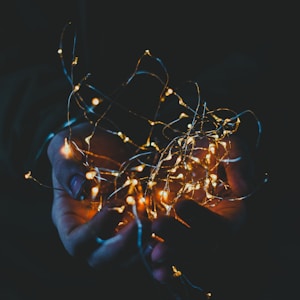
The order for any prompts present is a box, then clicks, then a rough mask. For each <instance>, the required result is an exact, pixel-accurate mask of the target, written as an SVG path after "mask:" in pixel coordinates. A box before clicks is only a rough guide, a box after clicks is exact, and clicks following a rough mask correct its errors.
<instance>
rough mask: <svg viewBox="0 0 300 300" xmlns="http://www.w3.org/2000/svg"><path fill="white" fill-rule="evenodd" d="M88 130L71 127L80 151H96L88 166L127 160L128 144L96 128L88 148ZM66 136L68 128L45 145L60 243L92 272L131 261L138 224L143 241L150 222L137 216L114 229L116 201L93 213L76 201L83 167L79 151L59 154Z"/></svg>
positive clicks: (87, 204)
mask: <svg viewBox="0 0 300 300" xmlns="http://www.w3.org/2000/svg"><path fill="white" fill-rule="evenodd" d="M91 129H92V128H91V126H90V125H88V124H80V125H77V126H74V127H73V128H72V141H75V142H76V145H77V146H79V147H80V149H84V150H89V151H91V152H93V153H96V154H97V155H96V156H93V155H90V159H91V163H92V164H95V165H97V164H98V165H101V167H104V168H110V169H114V168H116V165H118V164H120V163H122V162H123V161H125V160H126V159H128V155H129V153H128V148H126V147H125V145H124V143H123V142H122V141H121V139H119V138H118V137H115V136H113V135H111V134H108V133H106V132H103V131H101V130H98V129H97V131H96V132H95V134H94V136H93V139H92V140H91V148H90V149H88V147H87V145H86V144H85V142H84V139H85V138H86V136H88V135H89V133H91ZM68 135H69V130H64V131H61V132H60V133H58V134H57V135H56V136H54V138H53V139H52V140H51V142H50V144H49V146H48V157H49V159H50V162H51V164H52V179H53V187H54V198H53V206H52V219H53V222H54V224H55V226H56V228H57V230H58V233H59V236H60V239H61V241H62V243H63V245H64V247H65V248H66V250H67V251H68V252H69V254H71V255H72V256H74V257H79V258H81V259H85V260H86V261H87V262H88V264H89V265H90V266H91V267H92V268H94V269H96V270H100V269H101V270H102V269H103V268H111V269H115V268H116V269H117V268H121V267H124V266H125V265H128V264H130V263H133V262H135V261H136V258H138V255H139V250H140V249H138V246H137V233H138V229H139V228H138V226H140V225H142V229H143V234H142V238H143V240H146V239H147V238H148V237H149V238H150V230H151V229H150V221H149V220H147V219H143V218H141V219H140V220H141V224H139V225H138V223H137V222H136V221H135V220H131V221H130V222H129V223H128V224H127V225H126V226H124V227H122V228H121V229H119V227H118V226H119V222H120V221H121V220H122V218H123V215H124V213H122V212H120V211H118V210H117V209H116V207H118V206H120V205H119V203H117V204H115V203H113V202H109V203H107V204H106V205H104V206H103V207H102V209H101V210H100V211H97V209H91V207H90V204H91V203H90V202H87V201H86V200H80V199H79V198H80V195H81V194H82V193H83V192H84V191H83V187H84V182H85V173H86V171H87V168H86V165H85V159H84V155H82V153H80V151H75V154H74V155H73V156H71V157H70V158H67V157H66V156H65V155H63V154H62V151H61V149H62V148H63V146H64V143H65V138H67V137H68ZM104 158H105V159H104ZM106 158H109V159H106ZM123 204H124V203H123Z"/></svg>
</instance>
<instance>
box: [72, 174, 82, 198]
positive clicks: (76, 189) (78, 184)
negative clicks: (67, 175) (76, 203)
mask: <svg viewBox="0 0 300 300" xmlns="http://www.w3.org/2000/svg"><path fill="white" fill-rule="evenodd" d="M85 186H86V179H85V177H83V176H82V175H78V174H76V175H74V176H73V177H72V178H71V180H70V189H71V192H72V196H73V197H74V198H75V199H77V200H83V199H84V198H86V195H84V194H85V192H86V191H85Z"/></svg>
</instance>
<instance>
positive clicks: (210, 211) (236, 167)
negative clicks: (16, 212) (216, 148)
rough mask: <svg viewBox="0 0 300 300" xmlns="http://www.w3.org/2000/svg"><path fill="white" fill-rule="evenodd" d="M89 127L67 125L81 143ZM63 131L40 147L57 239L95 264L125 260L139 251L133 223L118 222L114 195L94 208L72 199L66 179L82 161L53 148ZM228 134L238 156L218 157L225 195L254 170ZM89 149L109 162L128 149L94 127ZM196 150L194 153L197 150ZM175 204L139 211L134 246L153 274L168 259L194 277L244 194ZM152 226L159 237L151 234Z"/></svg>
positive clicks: (165, 270)
mask: <svg viewBox="0 0 300 300" xmlns="http://www.w3.org/2000/svg"><path fill="white" fill-rule="evenodd" d="M90 130H91V128H90V127H89V125H87V124H80V125H77V126H75V127H73V128H72V139H73V140H75V141H76V143H77V145H79V146H80V147H81V148H82V149H83V148H85V147H87V146H85V145H84V143H83V142H82V141H83V140H84V137H85V136H86V135H87V133H88V132H91V131H90ZM68 134H69V131H68V130H65V131H61V132H60V133H58V134H57V135H56V136H55V137H54V138H53V139H52V141H51V142H50V144H49V147H48V157H49V160H50V162H51V164H52V178H53V187H54V197H53V206H52V219H53V222H54V224H55V226H56V228H57V230H58V233H59V236H60V238H61V241H62V243H63V245H64V246H65V248H66V250H67V251H68V252H69V254H70V255H72V256H75V257H79V258H82V259H84V260H86V261H87V263H88V264H89V265H90V266H91V267H92V268H94V269H96V270H105V269H106V268H110V269H118V268H124V267H130V265H131V264H133V263H135V262H136V261H137V260H138V259H139V258H140V257H139V250H138V247H137V242H136V239H137V230H138V226H139V224H138V222H136V221H135V220H130V221H129V222H128V224H127V225H126V226H123V227H122V228H121V229H118V224H119V222H120V220H121V219H122V217H123V216H124V213H119V212H117V211H116V210H114V209H112V207H114V206H115V205H118V203H117V204H116V203H114V202H112V203H109V204H108V205H106V206H104V207H103V208H102V209H101V210H100V211H95V210H91V209H89V206H88V205H87V204H86V202H85V201H80V200H78V199H76V197H78V193H76V192H75V193H74V189H73V190H72V189H71V188H70V182H71V181H72V179H73V178H74V176H75V175H76V176H80V177H79V178H83V177H84V171H85V168H84V167H83V164H82V157H81V156H80V155H78V153H77V154H75V155H74V156H73V157H71V158H68V159H66V158H65V157H64V156H63V155H62V154H61V152H60V149H61V147H62V146H63V144H64V140H65V138H66V137H67V136H68ZM228 141H230V143H231V148H230V154H229V156H230V157H231V158H235V157H239V156H241V157H242V159H241V160H239V161H237V162H234V163H224V166H223V167H224V173H225V176H226V178H227V181H228V183H229V184H230V186H231V189H230V192H229V193H228V192H227V195H226V196H227V197H228V198H234V197H240V196H243V195H247V194H248V193H250V192H251V191H252V189H253V185H254V171H253V163H252V160H251V159H250V156H249V153H247V151H246V148H245V147H244V145H243V144H242V143H241V141H240V140H239V139H238V138H236V137H231V138H230V140H228ZM90 150H92V151H93V152H95V153H97V154H99V156H101V155H103V156H109V157H110V158H111V159H112V160H111V161H110V162H107V161H104V160H101V158H100V160H99V161H97V163H98V164H104V165H105V164H106V165H105V166H106V167H113V166H112V164H115V163H122V162H124V161H125V160H126V159H128V158H129V157H130V155H132V150H133V149H130V148H129V147H127V146H126V147H125V145H124V143H123V142H122V141H121V140H120V139H119V138H118V137H116V136H112V135H110V134H108V133H105V132H103V131H96V133H95V135H94V137H93V143H92V145H91V149H90ZM201 155H203V154H201V153H199V157H201ZM95 160H97V158H95ZM75 178H76V177H75ZM77 192H78V191H77ZM199 197H200V196H199ZM175 212H176V216H160V217H158V218H156V219H154V220H152V221H150V220H149V219H147V218H146V217H144V216H143V215H142V216H140V221H141V224H140V225H141V227H139V228H142V232H143V234H142V247H143V249H144V250H145V252H144V253H145V255H146V256H147V259H148V260H149V264H150V266H151V270H152V274H153V277H154V279H156V280H157V281H159V282H161V283H167V282H169V281H171V280H172V278H173V273H174V272H173V271H174V270H172V266H176V268H177V269H179V270H180V271H181V272H183V273H184V274H188V276H189V277H190V278H191V279H192V280H195V282H197V280H198V279H197V278H198V277H197V276H198V273H199V268H200V269H201V268H202V270H205V267H206V266H205V261H206V260H207V257H209V255H214V254H215V253H216V249H218V247H219V245H220V244H222V243H223V242H224V241H226V240H227V238H228V237H230V236H233V235H234V234H235V232H237V231H238V229H239V228H240V227H241V225H242V224H243V223H244V221H245V219H246V208H245V204H244V201H227V200H223V201H221V202H220V203H219V204H218V205H216V206H214V207H210V206H201V205H199V204H198V203H197V202H196V201H193V200H190V199H182V200H181V201H178V203H177V204H176V205H175ZM204 229H205V230H204ZM152 233H155V235H156V237H159V238H153V235H152ZM97 237H101V238H102V239H103V240H105V241H104V243H102V244H97V243H96V242H95V240H96V238H97ZM203 257H204V258H205V259H204V260H203Z"/></svg>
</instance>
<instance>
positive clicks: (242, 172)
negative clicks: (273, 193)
mask: <svg viewBox="0 0 300 300" xmlns="http://www.w3.org/2000/svg"><path fill="white" fill-rule="evenodd" d="M226 145H227V146H226V149H227V155H226V156H225V157H224V158H225V159H224V161H223V164H222V165H223V167H224V170H225V175H226V178H227V182H228V184H229V186H230V188H231V191H232V192H233V193H234V195H235V196H236V197H241V196H245V195H247V194H249V193H250V192H251V190H252V189H253V184H254V162H253V160H252V159H251V155H250V152H249V149H248V148H247V147H246V145H245V144H244V143H242V141H241V140H239V139H238V138H237V137H231V138H230V140H229V139H228V140H227V142H226Z"/></svg>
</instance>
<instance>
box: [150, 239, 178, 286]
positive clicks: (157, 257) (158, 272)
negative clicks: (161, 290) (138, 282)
mask: <svg viewBox="0 0 300 300" xmlns="http://www.w3.org/2000/svg"><path fill="white" fill-rule="evenodd" d="M172 262H174V260H173V257H172V251H171V249H170V247H168V246H167V245H166V244H165V243H157V244H156V245H155V246H154V248H153V250H152V253H151V266H152V275H153V277H154V278H155V279H156V280H158V281H159V282H161V283H167V282H168V281H169V280H170V279H171V274H172V272H171V270H172V268H171V266H172Z"/></svg>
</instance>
